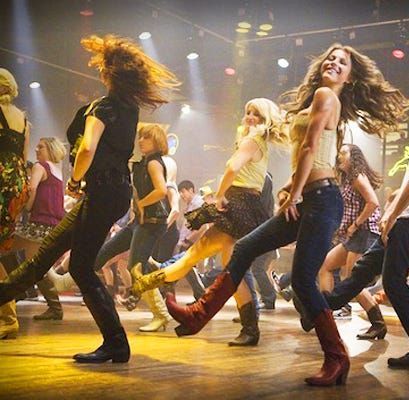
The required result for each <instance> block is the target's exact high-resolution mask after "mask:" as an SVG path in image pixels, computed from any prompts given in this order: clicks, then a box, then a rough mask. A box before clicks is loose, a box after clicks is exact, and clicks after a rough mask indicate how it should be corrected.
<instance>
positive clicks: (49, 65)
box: [0, 47, 100, 82]
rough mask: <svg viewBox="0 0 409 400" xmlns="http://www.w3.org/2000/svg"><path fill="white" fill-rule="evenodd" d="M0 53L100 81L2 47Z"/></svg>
mask: <svg viewBox="0 0 409 400" xmlns="http://www.w3.org/2000/svg"><path fill="white" fill-rule="evenodd" d="M0 51H3V52H5V53H9V54H13V55H15V56H17V57H21V58H25V59H26V60H31V61H35V62H37V63H39V64H44V65H47V66H48V67H51V68H54V69H58V70H60V71H65V72H69V73H71V74H74V75H79V76H82V77H83V78H88V79H92V80H94V81H98V82H100V79H98V78H97V77H95V76H92V75H88V74H84V73H83V72H80V71H76V70H75V69H71V68H67V67H63V66H62V65H58V64H54V63H51V62H48V61H45V60H42V59H41V58H37V57H32V56H29V55H27V54H23V53H18V52H17V51H13V50H10V49H6V48H4V47H0Z"/></svg>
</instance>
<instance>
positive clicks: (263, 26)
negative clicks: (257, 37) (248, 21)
mask: <svg viewBox="0 0 409 400" xmlns="http://www.w3.org/2000/svg"><path fill="white" fill-rule="evenodd" d="M259 29H260V30H262V31H271V29H273V25H271V24H261V25H260V26H259Z"/></svg>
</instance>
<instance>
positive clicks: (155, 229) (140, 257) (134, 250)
mask: <svg viewBox="0 0 409 400" xmlns="http://www.w3.org/2000/svg"><path fill="white" fill-rule="evenodd" d="M165 232H166V224H148V223H145V224H143V225H137V226H136V227H135V229H134V231H133V234H132V240H131V246H130V252H129V260H128V269H131V268H132V267H134V266H135V264H136V263H141V264H142V273H143V274H148V273H149V272H151V269H150V267H149V266H148V259H149V257H150V256H151V255H152V252H153V249H154V248H155V245H156V243H157V242H158V241H159V239H160V238H161V237H162V236H163V235H164V234H165Z"/></svg>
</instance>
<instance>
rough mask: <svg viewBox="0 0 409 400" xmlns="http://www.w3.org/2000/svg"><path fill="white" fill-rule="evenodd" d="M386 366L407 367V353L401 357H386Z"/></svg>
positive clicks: (408, 367)
mask: <svg viewBox="0 0 409 400" xmlns="http://www.w3.org/2000/svg"><path fill="white" fill-rule="evenodd" d="M388 366H389V368H396V369H409V353H406V354H405V355H404V356H402V357H397V358H388Z"/></svg>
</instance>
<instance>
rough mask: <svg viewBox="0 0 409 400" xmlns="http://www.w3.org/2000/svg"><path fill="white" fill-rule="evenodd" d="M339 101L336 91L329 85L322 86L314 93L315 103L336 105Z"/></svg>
mask: <svg viewBox="0 0 409 400" xmlns="http://www.w3.org/2000/svg"><path fill="white" fill-rule="evenodd" d="M338 101H339V100H338V97H337V95H336V94H335V92H334V91H333V90H331V89H330V88H328V87H320V88H318V89H317V90H316V91H315V93H314V100H313V102H314V104H315V105H334V104H337V103H338Z"/></svg>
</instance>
